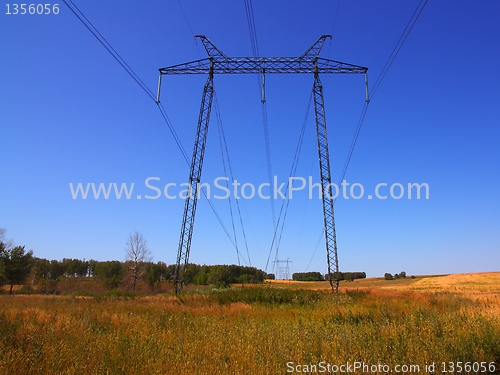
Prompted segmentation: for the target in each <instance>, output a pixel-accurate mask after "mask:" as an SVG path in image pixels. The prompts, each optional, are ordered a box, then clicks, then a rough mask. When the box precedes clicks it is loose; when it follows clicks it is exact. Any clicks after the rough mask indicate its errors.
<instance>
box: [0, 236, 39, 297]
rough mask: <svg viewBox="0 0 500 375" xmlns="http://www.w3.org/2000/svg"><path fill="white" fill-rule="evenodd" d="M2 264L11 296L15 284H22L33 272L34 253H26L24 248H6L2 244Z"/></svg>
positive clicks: (0, 252)
mask: <svg viewBox="0 0 500 375" xmlns="http://www.w3.org/2000/svg"><path fill="white" fill-rule="evenodd" d="M0 244H1V245H0V263H2V264H3V268H4V274H5V280H6V281H7V284H8V285H10V294H12V288H13V287H14V285H15V284H21V283H22V282H23V281H24V280H25V279H26V277H28V276H29V274H30V272H31V266H32V263H33V251H32V250H30V251H28V252H27V253H25V250H24V246H16V247H12V248H6V247H5V244H4V243H3V242H0Z"/></svg>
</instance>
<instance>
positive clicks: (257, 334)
mask: <svg viewBox="0 0 500 375" xmlns="http://www.w3.org/2000/svg"><path fill="white" fill-rule="evenodd" d="M269 284H270V285H268V284H266V285H264V286H255V287H246V288H243V289H241V288H235V287H233V288H230V289H226V290H210V289H206V288H205V289H200V290H191V291H188V292H187V293H186V294H184V295H182V296H181V297H179V298H178V297H174V296H172V295H156V296H137V297H133V298H130V297H116V296H109V295H108V296H100V295H96V296H94V297H78V296H44V295H12V296H9V295H5V294H4V295H0V374H283V373H286V372H287V370H290V368H291V367H289V366H297V365H301V366H304V365H307V366H310V365H314V364H316V365H318V363H320V362H322V361H324V362H326V363H328V364H331V365H334V364H336V365H341V364H345V363H346V362H350V363H353V362H364V363H365V364H366V365H387V366H390V369H391V370H392V369H394V368H395V366H396V365H418V366H420V371H419V373H425V366H426V363H427V364H430V363H432V362H435V363H436V370H437V371H436V373H437V372H439V373H441V371H442V365H441V363H442V362H455V363H456V362H464V364H465V362H486V363H488V364H489V363H491V362H495V363H496V367H500V273H490V274H472V275H449V276H444V277H434V278H415V279H403V280H394V281H385V280H380V279H367V280H360V281H356V282H350V283H342V284H341V288H340V293H338V294H332V293H330V292H328V290H323V289H325V288H327V287H328V285H326V284H325V283H277V282H274V283H269ZM288 362H293V363H294V364H293V365H289V366H287V363H288ZM294 368H295V369H297V368H296V367H294ZM299 369H301V370H302V371H304V370H305V369H306V368H305V367H300V368H299ZM317 369H318V372H319V369H320V368H319V367H318V368H317ZM414 369H415V368H414ZM447 369H448V368H447ZM491 369H492V368H491ZM495 372H496V373H498V370H496V371H495ZM357 373H363V372H362V371H361V370H359V371H358V372H357ZM379 373H383V372H379ZM414 373H416V372H415V371H414ZM488 373H489V372H488Z"/></svg>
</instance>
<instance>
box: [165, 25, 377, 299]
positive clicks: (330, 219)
mask: <svg viewBox="0 0 500 375" xmlns="http://www.w3.org/2000/svg"><path fill="white" fill-rule="evenodd" d="M196 38H199V39H201V41H202V43H203V46H204V47H205V49H206V51H207V54H208V58H205V59H201V60H196V61H191V62H188V63H184V64H179V65H174V66H170V67H166V68H161V69H160V78H159V82H158V98H157V100H158V102H159V100H160V86H161V78H162V76H164V75H173V74H208V79H207V82H206V84H205V87H204V89H203V96H202V101H201V108H200V116H199V118H198V127H197V129H196V138H195V142H194V149H193V156H192V159H191V169H190V172H189V184H190V188H189V193H190V194H189V195H188V196H187V198H186V202H185V205H184V215H183V218H182V228H181V236H180V239H179V248H178V252H177V263H176V267H175V276H174V285H175V292H176V293H179V292H180V291H181V290H182V287H183V286H184V284H185V271H186V266H187V264H188V260H189V251H190V249H191V238H192V235H193V227H194V217H195V213H196V203H197V197H198V191H199V189H200V178H201V169H202V166H203V156H204V154H205V145H206V140H207V132H208V123H209V121H210V110H211V106H212V98H213V93H214V88H213V78H214V74H262V76H263V77H265V74H275V73H312V74H314V86H313V92H314V109H315V113H316V132H317V136H318V155H319V165H320V174H321V188H322V196H323V217H324V225H325V239H326V254H327V263H328V279H329V282H330V286H331V288H332V290H335V291H337V290H338V285H339V281H340V274H339V264H338V258H337V239H336V233H335V219H334V214H333V198H332V187H331V183H332V180H331V175H330V159H329V153H328V141H327V135H326V119H325V105H324V100H323V87H322V85H321V81H320V79H319V75H320V74H330V73H337V74H365V77H366V72H367V70H368V68H364V67H362V66H358V65H352V64H346V63H342V62H339V61H334V60H329V59H324V58H321V57H319V53H320V51H321V48H322V47H323V44H324V43H325V40H326V39H327V38H331V36H330V35H323V36H321V38H319V39H318V41H317V42H316V43H314V44H313V45H312V46H311V47H310V48H309V49H308V50H307V51H306V52H305V53H303V54H302V55H301V56H299V57H228V56H226V55H225V54H224V53H222V52H221V51H220V50H219V49H218V48H217V47H216V46H215V45H214V44H212V42H210V41H209V40H208V39H207V38H206V37H205V36H204V35H198V36H196ZM263 82H264V80H263ZM262 90H263V93H262V95H263V97H264V90H265V86H264V85H263V86H262ZM366 92H367V97H366V100H368V89H367V91H366Z"/></svg>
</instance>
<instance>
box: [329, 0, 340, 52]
mask: <svg viewBox="0 0 500 375" xmlns="http://www.w3.org/2000/svg"><path fill="white" fill-rule="evenodd" d="M339 8H340V0H339V1H338V3H337V10H336V11H335V18H334V20H333V27H332V32H331V33H330V35H331V36H332V38H330V44H329V46H328V57H327V58H330V49H331V48H332V39H333V32H334V31H335V25H336V24H337V16H338V15H339Z"/></svg>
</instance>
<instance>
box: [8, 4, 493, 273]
mask: <svg viewBox="0 0 500 375" xmlns="http://www.w3.org/2000/svg"><path fill="white" fill-rule="evenodd" d="M180 2H181V4H182V6H183V8H184V11H185V13H186V16H187V18H188V20H189V23H190V24H191V27H192V29H193V32H194V33H195V34H205V35H206V36H207V37H208V38H210V40H211V41H212V42H213V43H214V44H215V45H217V46H218V47H219V48H220V49H221V50H222V51H224V52H225V53H226V54H227V55H229V56H250V55H251V54H252V50H251V45H250V37H249V31H248V27H247V21H246V15H245V8H244V2H243V1H221V2H207V1H190V2H187V1H184V0H180ZM75 3H76V4H77V5H78V6H79V7H80V9H81V10H82V11H83V13H84V14H85V15H86V16H87V17H88V18H89V19H90V20H91V21H92V22H93V24H94V25H95V26H96V27H97V28H98V30H99V31H100V32H101V33H102V34H103V35H104V36H105V37H106V38H107V40H108V41H109V42H110V43H111V45H112V46H113V47H114V48H115V49H116V50H117V51H118V52H119V53H120V54H121V56H122V57H123V58H124V59H125V60H126V61H127V63H128V64H129V65H130V66H131V67H132V68H133V69H134V70H135V71H136V73H137V74H138V75H139V76H140V77H141V78H142V79H143V80H144V82H145V83H146V84H147V85H148V86H149V87H150V88H151V89H152V90H153V91H154V92H156V85H157V80H158V68H161V67H165V66H170V65H175V64H178V63H182V62H187V61H191V60H196V59H198V58H199V57H200V55H199V52H198V50H197V46H196V44H195V42H194V39H193V37H192V34H191V31H190V29H189V27H188V24H187V22H186V20H185V19H184V17H183V14H182V12H181V9H180V7H179V4H178V2H177V1H146V2H135V1H107V2H98V1H87V2H81V1H78V0H76V1H75ZM417 3H418V1H416V0H415V1H381V2H380V1H379V2H356V1H341V3H340V6H339V11H338V18H337V23H336V25H335V29H334V31H333V39H332V42H331V44H330V42H327V43H326V44H325V46H324V48H323V51H322V54H321V56H323V57H330V58H331V59H335V60H339V61H344V62H348V63H352V64H356V65H362V66H366V67H368V68H369V71H368V73H369V79H370V81H371V82H372V83H373V82H374V81H375V79H376V77H377V76H378V74H379V73H380V72H381V70H382V68H383V66H384V64H385V62H386V60H387V58H388V57H389V55H390V53H391V51H392V49H393V48H394V46H395V44H396V42H397V40H398V38H399V36H400V35H401V33H402V31H403V29H404V27H405V26H406V23H407V22H408V20H409V19H410V16H411V15H412V13H413V11H414V9H415V7H416V5H417ZM5 4H6V3H5V2H3V3H2V7H3V8H1V10H2V11H1V14H0V18H1V19H0V35H1V38H0V51H2V58H1V59H0V72H1V73H0V87H1V90H0V139H1V147H0V160H1V162H2V172H1V173H0V227H3V228H6V229H7V236H8V237H9V238H13V239H14V242H15V243H16V244H20V245H26V247H27V248H28V249H33V251H34V253H35V255H36V256H38V257H43V258H48V259H62V258H63V257H66V258H80V259H82V258H86V259H91V258H93V259H97V260H111V259H118V260H124V258H125V250H124V249H125V241H126V239H127V235H128V233H130V232H133V231H139V232H141V233H142V234H143V235H144V236H145V237H146V239H147V240H148V244H149V247H150V249H151V251H152V254H153V256H154V261H160V260H161V261H164V262H166V263H169V264H171V263H174V262H175V258H176V254H177V246H178V241H179V231H180V227H181V219H182V212H183V202H182V201H181V200H180V199H176V200H167V199H166V198H164V197H163V198H162V199H157V200H146V199H141V200H138V199H130V200H126V199H123V198H122V199H121V200H117V199H116V198H110V199H108V200H104V199H102V198H101V199H99V200H95V199H93V198H87V199H86V200H83V199H81V198H80V199H77V200H73V199H72V196H71V191H70V189H69V183H73V184H77V183H78V182H81V183H84V184H86V183H90V182H94V183H96V184H98V183H101V182H102V183H105V184H109V183H112V182H115V183H118V184H121V183H128V184H130V183H132V182H133V183H135V188H134V196H135V195H136V194H142V195H145V194H148V193H149V195H153V192H152V191H150V190H148V189H146V187H145V185H144V180H145V179H146V178H148V177H159V178H160V179H161V180H160V182H159V183H158V182H156V183H155V185H156V186H160V187H163V186H164V185H165V184H166V183H170V182H171V183H176V184H177V185H179V184H181V183H183V182H187V178H188V173H189V169H188V167H187V165H186V164H185V162H184V160H183V158H182V155H181V153H180V152H179V150H178V148H177V146H176V144H175V142H174V140H173V138H172V136H171V135H170V133H169V131H168V129H167V127H166V125H165V124H164V122H163V120H162V118H161V116H160V113H159V112H158V110H157V108H156V106H155V104H154V103H153V102H152V101H151V100H150V99H149V98H148V97H147V96H146V95H145V94H144V92H143V91H142V90H141V89H140V88H139V87H138V86H137V85H136V83H135V82H134V81H133V80H132V79H131V78H130V77H129V76H128V75H127V74H126V73H125V71H124V70H123V69H122V68H121V67H120V66H119V65H118V64H117V63H116V61H115V60H114V59H113V58H112V57H111V56H110V55H109V54H108V53H107V52H106V51H105V49H104V48H103V47H102V46H101V45H100V44H99V43H98V42H97V41H96V40H95V38H94V37H93V36H92V35H91V34H90V33H89V32H88V30H87V29H85V27H84V26H83V25H82V24H81V23H80V22H79V21H78V20H77V19H76V17H75V16H74V15H73V14H72V13H71V12H70V11H69V9H67V8H66V7H65V5H64V4H62V3H61V4H60V5H59V6H60V13H59V14H58V15H29V14H27V15H7V14H5V13H6V10H7V8H6V6H5ZM315 4H317V5H313V3H311V2H304V1H258V0H255V1H254V2H253V6H254V13H255V21H256V30H257V39H258V43H259V49H260V54H261V55H262V56H298V55H300V54H302V53H303V52H304V51H305V50H306V49H307V48H308V47H309V46H310V45H311V44H312V43H314V42H315V41H316V40H317V39H318V38H319V36H321V35H322V34H330V33H331V32H332V27H333V22H334V18H335V12H336V9H337V4H338V2H337V1H329V2H326V1H321V2H316V3H315ZM499 16H500V3H498V1H494V0H490V1H480V2H456V1H432V0H430V1H429V3H428V4H427V6H426V8H425V9H424V11H423V13H422V14H421V16H420V18H419V20H418V21H417V23H416V24H415V27H414V28H413V30H412V32H411V34H410V36H409V37H408V39H407V40H406V42H405V44H404V46H403V48H402V49H401V51H400V53H399V55H398V56H397V58H396V60H395V62H394V63H393V65H392V67H391V69H390V70H389V72H388V74H387V76H386V77H385V79H384V81H383V82H382V84H381V86H380V88H379V89H378V91H377V93H376V95H375V96H374V98H373V100H372V102H371V104H370V108H369V110H368V113H367V116H366V120H365V123H364V125H363V129H362V131H361V134H360V137H359V140H358V143H357V146H356V149H355V151H354V155H353V158H352V160H351V164H350V167H349V169H348V171H347V175H346V179H347V181H348V182H349V183H351V184H352V183H361V184H363V185H364V187H365V197H363V198H362V199H360V200H354V199H352V198H351V199H349V200H344V199H338V200H337V203H336V207H335V208H336V211H335V214H336V223H337V238H338V252H339V262H340V268H341V270H342V271H366V272H367V274H368V276H381V275H383V274H384V273H385V272H391V273H394V272H400V271H402V270H404V271H406V272H407V274H409V275H411V274H434V273H457V272H481V271H500V255H499V254H500V251H499V250H500V230H499V227H500V216H499V212H500V203H499V201H500V198H499V186H500V168H499V156H500V151H499V143H500V142H499V141H500V130H499V119H500V109H499V108H500V106H499V105H498V103H499V102H500V91H499V87H498V83H499V82H500V72H499V70H498V68H497V67H498V66H499V65H500V52H499V51H500V39H499V38H498V35H500V24H499V23H498V18H499ZM199 51H200V52H201V56H202V57H205V56H206V54H205V52H204V50H203V49H202V48H201V45H200V49H199ZM205 79H206V77H204V76H189V77H187V76H186V77H183V76H176V77H164V79H163V85H162V103H163V104H164V106H165V108H166V110H167V113H168V115H169V117H170V119H171V120H172V123H173V125H174V127H175V129H176V131H177V132H178V134H179V137H180V140H181V142H182V143H183V145H184V147H185V148H186V150H187V152H188V154H189V155H191V152H192V151H191V150H192V144H193V140H194V135H195V129H196V122H197V118H198V111H199V106H200V99H201V93H202V89H203V84H204V82H205ZM322 81H323V85H324V90H325V91H324V95H325V101H326V119H327V124H328V131H329V133H328V136H329V145H330V156H331V165H332V178H333V180H334V181H337V180H338V178H339V176H340V173H341V170H342V166H343V164H344V161H345V157H346V155H347V151H348V149H349V145H350V142H351V139H352V136H353V133H354V129H355V127H356V124H357V120H358V117H359V114H360V112H361V109H362V106H363V103H364V77H362V76H357V75H350V76H336V75H332V76H324V77H322ZM312 83H313V77H312V76H310V75H302V76H293V75H286V76H285V75H283V76H277V75H274V76H268V77H267V80H266V86H267V91H266V98H267V107H268V116H269V131H270V144H271V154H272V164H273V173H274V174H275V175H277V176H278V178H279V179H280V180H282V181H285V179H286V178H287V176H288V173H289V170H290V166H291V163H292V159H293V155H294V151H295V147H296V144H297V140H298V135H299V131H300V127H301V124H302V121H303V118H304V115H305V111H306V107H307V103H308V99H309V95H310V92H311V88H312ZM215 89H216V92H217V96H218V100H219V103H220V109H221V115H222V119H223V123H224V128H225V132H226V137H227V141H228V147H229V152H230V155H231V161H232V163H233V167H234V172H235V178H236V179H238V181H241V182H251V183H253V184H255V185H259V184H260V183H264V182H267V168H266V156H265V147H264V135H263V125H262V116H261V109H260V101H259V93H258V91H257V84H256V80H255V77H252V76H216V77H215ZM315 142H316V135H315V124H314V112H313V111H312V110H311V112H310V116H309V120H308V125H307V129H306V136H305V140H304V146H303V149H302V154H301V159H300V163H299V168H298V171H297V175H298V176H304V177H307V176H309V175H312V176H313V178H314V182H319V170H318V161H317V146H316V143H315ZM223 175H224V172H223V168H222V161H221V155H220V146H219V139H218V134H217V127H216V122H215V117H214V116H213V117H212V121H211V123H210V130H209V135H208V143H207V149H206V154H205V164H204V169H203V180H204V181H206V182H213V179H214V178H215V177H219V176H223ZM381 182H385V183H388V185H389V186H390V185H391V184H393V183H401V184H403V185H404V186H406V185H407V184H408V183H409V182H411V183H413V182H417V183H427V184H429V186H430V199H428V200H425V199H420V200H415V199H412V200H408V199H407V198H402V199H400V200H394V199H390V198H389V199H387V200H377V199H373V200H368V199H367V195H368V194H373V191H374V187H375V185H377V184H378V183H381ZM387 190H388V189H387ZM387 190H386V192H387ZM386 192H384V193H386ZM213 203H214V205H215V206H216V207H217V209H218V211H219V212H220V214H221V217H222V219H223V221H224V223H225V225H226V227H227V228H228V229H230V228H231V220H230V216H229V209H228V204H227V201H215V200H214V201H213ZM280 204H281V200H277V201H276V207H277V209H278V208H279V206H280ZM241 208H242V211H243V220H244V223H245V229H246V231H247V238H248V246H249V252H250V256H251V260H252V265H254V266H257V267H259V268H264V267H265V263H266V259H267V254H268V252H269V247H270V244H271V239H272V228H271V227H272V219H271V209H270V203H269V201H263V200H260V199H258V198H254V199H252V200H249V201H245V202H243V204H242V206H241ZM322 225H323V216H322V208H321V201H319V200H317V199H316V200H308V199H307V196H306V194H305V193H302V194H297V199H293V200H292V202H291V203H290V208H289V212H288V216H287V224H286V226H285V231H284V233H283V240H282V243H281V247H280V256H279V257H280V259H287V258H289V259H290V260H292V261H293V271H294V272H301V271H305V270H306V266H307V264H308V263H309V260H310V259H311V257H312V255H313V253H314V250H315V247H316V244H317V242H318V237H319V234H320V232H321V228H322ZM238 228H239V225H238ZM238 241H239V244H240V248H241V250H242V251H244V245H243V238H242V236H241V233H240V234H239V238H238ZM272 258H274V255H273V256H272ZM190 260H191V261H192V262H195V263H200V264H204V263H206V264H224V263H225V264H233V263H237V258H236V251H235V250H234V248H233V247H232V245H231V243H230V242H229V240H228V239H227V237H226V235H225V234H224V232H223V230H222V229H221V227H220V225H219V223H218V222H217V221H216V219H215V216H214V214H213V213H212V211H211V210H210V207H209V206H208V204H207V202H206V200H204V199H202V200H200V201H199V204H198V210H197V216H196V224H195V228H194V236H193V242H192V248H191V257H190ZM242 264H245V263H242ZM308 270H309V271H321V272H326V255H325V248H324V242H321V243H320V246H319V247H318V248H317V249H316V252H315V253H314V257H313V259H312V262H311V265H310V266H309V268H308Z"/></svg>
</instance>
